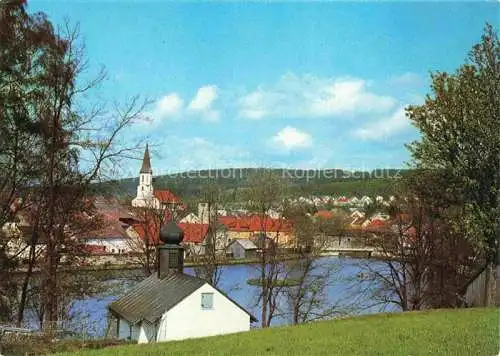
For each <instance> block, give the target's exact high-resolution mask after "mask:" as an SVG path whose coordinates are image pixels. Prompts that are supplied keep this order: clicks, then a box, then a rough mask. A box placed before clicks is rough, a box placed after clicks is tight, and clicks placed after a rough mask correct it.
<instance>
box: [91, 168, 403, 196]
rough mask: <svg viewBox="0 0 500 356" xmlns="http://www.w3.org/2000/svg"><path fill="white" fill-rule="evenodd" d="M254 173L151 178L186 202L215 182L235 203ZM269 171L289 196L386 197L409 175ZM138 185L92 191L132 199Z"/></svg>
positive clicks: (119, 183) (121, 183)
mask: <svg viewBox="0 0 500 356" xmlns="http://www.w3.org/2000/svg"><path fill="white" fill-rule="evenodd" d="M260 170H261V169H260ZM257 171H259V169H258V168H230V169H218V170H200V171H189V172H182V173H177V174H170V175H162V176H158V177H155V178H154V186H155V187H157V188H168V189H170V190H171V191H173V192H174V193H175V194H176V195H178V196H180V197H182V199H183V200H185V201H189V200H190V199H196V198H197V197H199V196H201V195H202V193H203V190H204V189H206V187H207V185H208V184H214V183H215V184H217V185H219V186H220V187H221V188H222V190H223V191H224V192H225V193H226V194H228V195H229V196H231V197H233V198H234V199H235V200H236V201H237V200H238V198H239V196H240V193H241V191H244V190H245V188H246V187H248V177H249V176H250V175H251V174H254V173H255V172H257ZM272 171H273V172H274V173H275V174H276V175H279V176H281V177H282V178H284V179H285V180H286V181H287V182H288V183H289V185H290V194H291V195H293V196H299V195H346V196H353V195H357V196H362V195H369V196H374V195H383V196H388V195H391V194H393V192H394V184H395V183H396V182H397V181H399V179H400V178H401V177H403V176H405V175H407V174H408V173H409V172H410V171H409V170H403V169H401V170H399V169H376V170H373V171H356V172H351V171H345V170H340V169H323V170H301V169H272ZM138 183H139V178H138V177H136V178H125V179H120V180H114V181H108V182H105V183H100V184H98V185H97V186H96V189H97V191H98V192H99V193H102V194H106V195H114V196H118V197H121V198H132V197H135V194H136V188H137V185H138Z"/></svg>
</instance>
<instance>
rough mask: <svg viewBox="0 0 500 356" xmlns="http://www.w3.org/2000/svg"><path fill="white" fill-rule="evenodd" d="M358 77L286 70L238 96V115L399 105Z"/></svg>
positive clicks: (297, 114) (345, 112) (328, 113)
mask: <svg viewBox="0 0 500 356" xmlns="http://www.w3.org/2000/svg"><path fill="white" fill-rule="evenodd" d="M368 89H369V83H368V82H366V81H365V80H362V79H357V78H327V79H324V78H318V77H315V76H313V75H303V76H297V75H295V74H286V75H284V76H282V77H281V78H280V80H279V81H278V82H277V83H275V84H273V85H260V86H259V87H257V88H256V89H255V90H254V91H252V92H250V93H248V94H245V95H243V96H241V97H240V98H239V99H238V102H237V105H238V115H239V116H240V117H242V118H246V119H254V120H255V119H263V118H266V117H294V118H302V117H304V118H314V117H335V116H351V115H354V114H373V113H385V112H387V111H389V110H391V109H392V108H394V106H395V105H396V103H397V101H396V99H394V98H393V97H390V96H382V95H377V94H375V93H372V92H370V91H369V90H368Z"/></svg>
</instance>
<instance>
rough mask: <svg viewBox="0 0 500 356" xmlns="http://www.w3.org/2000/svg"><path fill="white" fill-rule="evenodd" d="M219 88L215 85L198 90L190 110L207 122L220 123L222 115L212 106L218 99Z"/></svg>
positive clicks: (189, 107)
mask: <svg viewBox="0 0 500 356" xmlns="http://www.w3.org/2000/svg"><path fill="white" fill-rule="evenodd" d="M218 91H219V90H218V88H217V86H215V85H205V86H203V87H201V88H199V89H198V91H197V92H196V95H195V96H194V98H193V100H191V102H190V103H189V106H188V109H189V110H190V111H191V112H193V113H196V114H199V115H201V117H202V118H203V119H205V120H207V121H219V117H220V113H219V111H217V110H213V109H212V104H213V103H214V101H215V100H217V97H218Z"/></svg>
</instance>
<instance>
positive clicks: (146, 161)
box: [139, 144, 153, 174]
mask: <svg viewBox="0 0 500 356" xmlns="http://www.w3.org/2000/svg"><path fill="white" fill-rule="evenodd" d="M139 173H149V174H152V173H153V170H152V169H151V158H149V147H148V144H146V151H144V158H143V159H142V167H141V170H140V171H139Z"/></svg>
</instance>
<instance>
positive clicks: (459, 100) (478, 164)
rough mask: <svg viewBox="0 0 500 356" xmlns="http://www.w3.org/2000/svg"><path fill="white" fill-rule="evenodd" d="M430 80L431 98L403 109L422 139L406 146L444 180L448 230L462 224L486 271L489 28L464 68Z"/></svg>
mask: <svg viewBox="0 0 500 356" xmlns="http://www.w3.org/2000/svg"><path fill="white" fill-rule="evenodd" d="M431 78H432V86H431V88H432V92H433V95H428V96H427V97H426V99H425V103H424V104H423V105H419V106H410V107H409V108H408V109H407V114H408V117H409V118H410V120H411V121H412V122H413V124H414V125H415V126H416V127H417V128H418V129H419V131H420V132H421V136H422V138H421V140H419V141H416V142H413V143H411V144H410V145H409V146H408V147H409V149H410V152H411V154H412V157H413V163H414V166H415V167H416V168H417V169H419V170H420V172H426V174H430V173H434V174H438V175H441V176H442V175H444V176H446V177H448V178H449V179H448V181H445V182H444V184H443V185H441V186H440V190H441V191H442V192H449V191H453V192H454V193H455V197H456V200H457V204H456V206H457V207H458V208H459V209H460V210H461V214H460V219H459V220H456V221H454V222H452V221H451V220H449V223H450V227H451V228H455V229H459V228H460V227H461V226H462V225H464V223H465V228H466V231H465V232H464V235H463V236H464V237H466V238H468V239H469V241H470V242H471V243H473V245H474V247H475V249H476V252H477V253H478V254H481V255H483V256H484V257H485V259H486V265H488V266H489V267H488V269H489V270H490V272H491V269H492V266H493V265H494V264H495V258H496V255H497V249H498V241H499V239H500V220H499V219H498V216H499V214H500V189H499V187H500V136H499V135H498V132H500V45H499V40H498V36H497V33H496V31H495V30H494V29H493V27H492V26H491V25H489V24H487V25H486V27H485V29H484V33H483V35H482V40H481V42H480V43H478V44H476V45H475V46H474V47H473V48H472V50H471V52H470V53H469V60H468V62H467V63H466V64H464V65H462V66H461V67H460V68H459V69H458V70H457V71H456V72H455V73H453V74H449V73H445V72H436V73H433V74H432V75H431ZM451 183H452V184H451ZM489 274H491V273H489Z"/></svg>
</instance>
